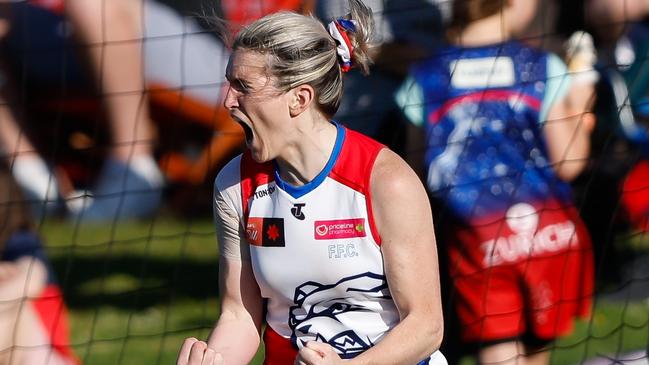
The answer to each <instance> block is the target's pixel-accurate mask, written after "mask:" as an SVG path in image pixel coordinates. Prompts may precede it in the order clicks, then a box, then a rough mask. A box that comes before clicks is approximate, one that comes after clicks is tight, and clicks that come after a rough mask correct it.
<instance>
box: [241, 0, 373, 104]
mask: <svg viewBox="0 0 649 365" xmlns="http://www.w3.org/2000/svg"><path fill="white" fill-rule="evenodd" d="M349 8H350V14H349V15H348V18H349V19H351V20H353V21H354V22H355V24H356V30H355V31H354V32H349V33H348V36H349V39H350V42H351V44H352V46H353V48H354V50H353V53H352V60H353V66H355V67H358V68H360V70H361V72H363V73H364V74H368V73H369V66H370V64H371V59H370V57H369V55H368V48H369V39H370V36H371V33H372V31H373V28H374V22H373V19H372V13H371V11H370V9H369V8H367V7H366V6H365V5H364V4H363V3H362V2H361V1H360V0H350V1H349ZM336 46H337V44H336V41H335V40H334V39H333V38H332V36H331V35H330V34H329V32H328V31H327V30H326V29H325V27H324V26H323V24H322V23H321V22H320V21H319V20H318V19H316V18H314V17H313V16H308V15H300V14H297V13H292V12H280V13H275V14H271V15H267V16H265V17H263V18H261V19H259V20H257V21H255V22H254V23H252V24H250V25H248V26H246V27H245V28H243V29H242V30H241V32H239V34H237V36H236V38H235V40H234V44H233V45H232V49H233V50H237V49H245V50H251V51H255V52H259V53H261V54H265V55H267V56H268V65H267V71H268V72H269V74H270V75H272V76H273V77H275V79H276V85H275V87H276V88H278V89H279V90H282V91H287V90H289V89H291V88H293V87H295V86H298V85H304V84H308V85H311V87H313V89H314V90H315V91H316V96H317V99H316V103H317V105H318V107H319V109H320V110H321V111H322V112H323V113H324V114H326V115H327V116H329V117H331V116H333V115H334V114H335V113H336V111H337V110H338V106H339V105H340V100H341V98H342V90H343V81H342V71H341V68H340V64H339V61H338V54H337V52H336Z"/></svg>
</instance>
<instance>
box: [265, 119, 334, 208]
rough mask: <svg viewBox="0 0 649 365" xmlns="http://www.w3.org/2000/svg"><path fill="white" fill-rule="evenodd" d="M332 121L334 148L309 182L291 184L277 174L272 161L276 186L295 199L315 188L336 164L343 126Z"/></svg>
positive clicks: (276, 168) (277, 168)
mask: <svg viewBox="0 0 649 365" xmlns="http://www.w3.org/2000/svg"><path fill="white" fill-rule="evenodd" d="M332 123H333V124H334V125H335V126H336V129H337V131H338V134H337V135H336V144H334V149H333V151H332V152H331V156H329V161H327V164H326V165H325V167H324V169H322V171H320V173H319V174H318V175H316V177H315V178H314V179H313V180H311V181H310V182H308V183H306V184H304V185H302V186H293V185H291V184H289V183H287V182H285V181H284V180H282V178H281V177H280V176H279V166H277V162H275V161H273V162H274V165H275V182H276V183H277V186H278V187H279V188H280V189H282V190H284V191H285V192H287V193H288V194H289V195H290V196H292V197H293V198H295V199H298V198H301V197H303V196H304V195H306V194H308V193H309V192H311V191H312V190H314V189H315V188H317V187H318V186H319V185H320V184H321V183H322V182H323V181H324V179H325V178H326V177H327V176H328V175H329V173H330V172H331V169H333V167H334V165H335V164H336V161H338V155H339V154H340V150H341V149H342V146H343V142H344V141H345V128H343V127H342V126H341V125H340V124H338V123H336V122H335V121H332Z"/></svg>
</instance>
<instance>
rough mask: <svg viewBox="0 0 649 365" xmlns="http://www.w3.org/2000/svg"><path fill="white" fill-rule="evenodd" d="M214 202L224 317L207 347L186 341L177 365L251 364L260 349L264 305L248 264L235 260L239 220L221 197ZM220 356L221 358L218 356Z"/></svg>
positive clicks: (239, 232) (217, 325)
mask: <svg viewBox="0 0 649 365" xmlns="http://www.w3.org/2000/svg"><path fill="white" fill-rule="evenodd" d="M216 195H217V198H216V199H215V200H216V201H215V212H216V223H217V224H216V225H217V235H218V239H219V242H220V246H221V253H220V259H219V265H220V266H219V288H220V292H221V314H220V316H219V319H218V321H217V322H216V325H215V327H214V329H213V330H212V333H211V334H210V336H209V339H208V341H207V343H205V342H203V341H198V340H196V339H195V338H189V339H187V340H185V343H184V344H183V346H182V348H181V351H180V354H179V356H178V364H179V365H180V364H183V365H184V364H205V365H209V364H221V363H225V364H227V365H237V364H248V363H249V362H250V360H251V359H252V358H253V357H254V355H255V353H256V352H257V348H258V347H259V343H260V337H261V325H262V321H263V310H262V308H263V302H262V298H261V293H260V291H259V286H258V285H257V282H256V280H255V277H254V275H253V272H252V265H251V263H250V261H249V260H247V259H246V257H245V256H243V257H238V258H237V257H233V255H236V250H225V249H224V248H225V247H228V248H238V247H240V246H239V245H240V242H239V241H241V240H243V238H242V234H243V232H241V230H240V229H239V227H240V225H239V217H238V216H237V214H236V213H235V212H234V211H233V210H232V209H230V208H228V206H227V204H225V202H224V201H223V200H222V198H221V197H220V196H219V195H218V194H216ZM217 354H218V355H217Z"/></svg>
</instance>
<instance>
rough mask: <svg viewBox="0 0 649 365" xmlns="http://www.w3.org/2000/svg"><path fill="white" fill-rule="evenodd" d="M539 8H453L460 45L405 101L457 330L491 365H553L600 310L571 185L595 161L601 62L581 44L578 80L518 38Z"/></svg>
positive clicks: (409, 84)
mask: <svg viewBox="0 0 649 365" xmlns="http://www.w3.org/2000/svg"><path fill="white" fill-rule="evenodd" d="M536 7H537V2H536V1H528V0H509V1H504V2H503V1H500V0H475V1H455V2H453V8H452V14H453V20H452V23H451V25H450V28H449V34H448V36H449V41H450V43H451V45H449V46H448V47H445V48H442V49H440V50H438V51H437V52H436V53H435V55H434V56H432V57H430V58H429V59H427V60H425V61H422V62H419V63H417V64H416V65H415V66H414V67H413V68H412V69H411V71H410V76H409V78H408V79H407V80H406V82H405V83H404V84H403V86H402V87H401V89H400V90H399V92H398V94H397V102H398V103H399V104H400V105H401V107H402V108H403V110H404V113H405V115H406V117H407V118H408V119H409V120H410V121H411V122H412V123H413V124H415V125H419V126H422V127H423V128H425V130H426V133H425V138H426V141H425V144H424V145H425V148H426V149H425V156H424V157H425V166H426V168H427V175H426V182H427V185H428V188H429V191H430V193H431V195H432V197H433V200H434V203H435V204H436V209H437V210H442V211H443V214H445V215H446V216H445V221H444V223H441V224H442V226H443V228H444V232H443V233H444V234H443V235H442V238H443V240H442V241H441V242H443V244H445V245H447V250H448V263H447V264H448V266H449V270H450V276H451V280H452V284H453V287H454V290H453V293H452V295H453V296H454V301H455V303H454V304H455V309H456V312H457V315H458V317H459V320H460V323H461V329H460V332H461V336H462V339H463V340H464V341H466V342H468V343H470V344H472V345H475V346H476V347H477V350H478V352H477V357H478V362H479V363H481V364H484V363H502V364H505V363H512V364H514V363H517V364H521V363H523V364H527V363H539V364H540V363H548V362H549V352H548V351H547V350H548V345H549V344H550V343H551V342H552V341H554V340H555V339H557V338H558V337H560V336H562V335H565V334H567V333H569V332H570V331H571V329H572V326H573V321H574V320H575V319H576V318H578V317H585V316H587V315H588V314H589V312H590V298H591V295H592V290H593V272H592V257H591V248H590V239H589V235H588V232H587V231H586V229H585V227H584V226H583V224H582V222H581V220H580V218H579V216H578V213H577V210H576V209H575V208H574V206H573V201H572V196H571V193H570V187H569V185H568V184H567V183H566V182H567V181H571V180H572V179H574V178H575V177H577V176H578V175H579V174H580V172H581V170H582V169H583V168H584V166H585V165H586V163H587V161H588V152H589V142H590V140H589V139H590V131H591V130H592V127H593V124H594V119H593V117H592V115H590V114H588V113H586V111H587V110H588V108H589V106H590V104H591V103H592V98H593V92H594V85H593V83H594V81H595V80H596V77H597V76H596V73H594V71H593V66H592V65H593V63H594V58H595V55H594V53H593V52H594V50H593V48H592V44H591V45H589V44H588V42H587V41H588V36H587V35H585V34H583V33H581V34H578V35H577V37H576V39H575V40H574V41H573V43H575V46H574V47H573V49H575V51H574V52H573V53H574V55H573V56H572V58H573V59H572V61H575V62H574V65H573V67H574V69H573V71H571V72H573V73H574V77H571V76H572V75H570V76H569V75H568V69H567V68H566V66H565V64H564V63H563V62H562V61H561V60H560V59H559V58H558V57H557V56H556V55H554V54H550V53H547V52H544V51H541V50H539V49H536V48H532V47H530V46H528V45H526V44H524V43H522V42H520V41H518V40H516V37H518V36H520V35H522V34H523V31H524V30H525V29H526V27H527V26H529V25H530V23H531V21H532V20H533V19H534V16H535V14H536V11H537V8H536ZM576 61H580V62H576ZM571 63H572V62H571ZM571 81H572V82H571ZM557 267H561V268H564V270H557Z"/></svg>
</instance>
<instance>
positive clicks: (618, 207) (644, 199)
mask: <svg viewBox="0 0 649 365" xmlns="http://www.w3.org/2000/svg"><path fill="white" fill-rule="evenodd" d="M561 10H562V11H561V17H560V20H559V30H560V32H561V33H563V34H566V35H567V34H570V33H572V32H573V31H574V30H575V29H578V28H585V29H587V30H588V31H589V32H590V33H592V34H593V37H594V39H595V43H596V46H597V49H598V55H599V60H598V67H597V68H598V70H599V72H600V74H601V75H602V82H600V83H599V84H598V88H597V94H598V95H597V102H596V104H595V113H596V115H597V125H596V128H595V130H594V132H593V137H592V152H591V156H592V158H591V160H592V163H591V164H590V165H589V166H588V170H586V171H585V172H584V173H583V175H582V176H581V177H580V179H578V180H577V181H576V182H575V183H574V184H573V185H574V186H575V190H576V192H577V201H578V203H579V206H580V207H581V214H582V217H583V218H584V221H585V223H586V224H587V226H588V229H589V231H590V232H591V235H592V237H593V246H594V252H595V262H596V269H597V273H598V278H597V281H598V284H599V285H601V286H602V287H604V285H607V284H611V283H619V282H620V280H624V278H623V277H622V275H625V274H624V273H625V268H626V267H628V261H629V260H631V259H633V258H634V256H635V253H634V252H632V250H631V249H630V248H629V247H628V246H626V245H619V244H615V243H616V241H617V239H618V238H619V237H620V235H624V234H627V233H629V231H632V232H633V233H636V232H638V231H640V232H646V231H647V229H648V227H649V226H648V225H647V222H648V218H649V189H648V187H649V186H647V181H648V180H647V177H649V175H648V173H649V162H648V161H649V159H648V158H649V134H648V133H647V121H648V120H649V119H648V118H649V111H648V110H647V108H646V106H647V105H649V98H648V97H649V94H648V93H647V90H649V88H648V85H649V72H648V71H649V69H647V67H646V66H645V64H646V62H645V61H646V59H647V56H649V53H648V51H649V26H648V25H647V21H646V20H647V15H648V14H649V3H648V2H646V1H643V0H627V1H615V0H579V1H572V2H564V3H562V5H561Z"/></svg>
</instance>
